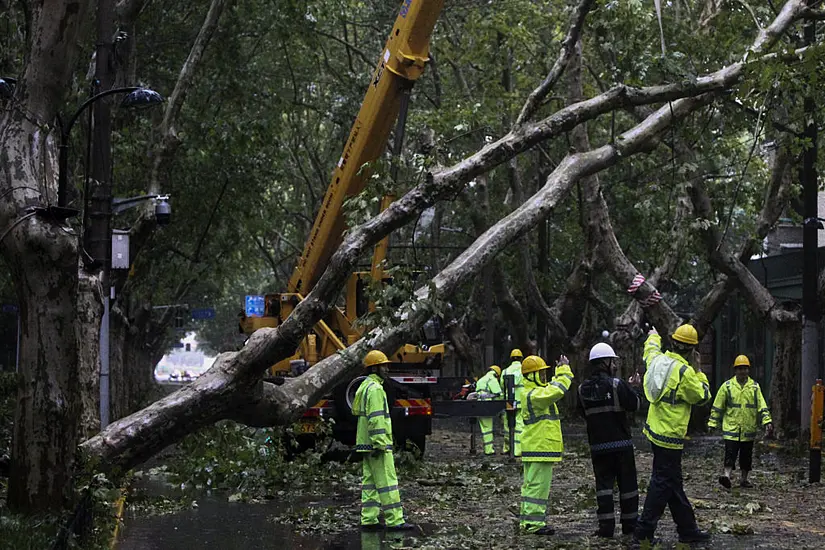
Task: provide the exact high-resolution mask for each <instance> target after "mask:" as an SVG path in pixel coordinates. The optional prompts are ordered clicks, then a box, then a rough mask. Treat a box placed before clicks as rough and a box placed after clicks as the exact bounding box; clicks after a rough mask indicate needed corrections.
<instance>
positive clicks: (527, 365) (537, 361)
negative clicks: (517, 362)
mask: <svg viewBox="0 0 825 550" xmlns="http://www.w3.org/2000/svg"><path fill="white" fill-rule="evenodd" d="M547 368H550V367H549V366H548V365H547V363H545V362H544V359H542V358H541V357H539V356H538V355H529V356H527V357H525V358H524V361H522V362H521V374H530V373H531V372H538V371H540V370H544V369H547Z"/></svg>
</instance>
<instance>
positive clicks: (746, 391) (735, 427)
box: [708, 376, 771, 441]
mask: <svg viewBox="0 0 825 550" xmlns="http://www.w3.org/2000/svg"><path fill="white" fill-rule="evenodd" d="M720 420H721V422H722V438H723V439H728V440H730V441H753V440H754V439H756V430H757V427H758V426H764V425H765V424H770V423H771V413H770V411H769V410H768V404H767V403H765V398H764V397H763V396H762V390H760V389H759V384H757V383H756V381H755V380H753V379H752V378H750V377H748V380H747V381H746V382H745V385H744V386H741V385H739V382H737V381H736V377H735V376H734V377H733V378H731V379H730V380H728V381H727V382H725V383H724V384H722V386H721V387H720V388H719V391H718V392H717V393H716V399H714V400H713V407H711V410H710V420H708V427H709V428H718V427H719V422H720Z"/></svg>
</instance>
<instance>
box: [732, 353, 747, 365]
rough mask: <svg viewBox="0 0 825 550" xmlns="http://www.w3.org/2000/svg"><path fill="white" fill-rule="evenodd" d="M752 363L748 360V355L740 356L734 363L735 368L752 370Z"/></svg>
mask: <svg viewBox="0 0 825 550" xmlns="http://www.w3.org/2000/svg"><path fill="white" fill-rule="evenodd" d="M750 366H751V362H750V359H748V356H747V355H738V356H737V357H736V359H735V360H734V361H733V368H736V367H748V368H750Z"/></svg>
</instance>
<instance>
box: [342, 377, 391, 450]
mask: <svg viewBox="0 0 825 550" xmlns="http://www.w3.org/2000/svg"><path fill="white" fill-rule="evenodd" d="M352 414H354V415H355V416H357V417H358V428H357V431H356V432H355V450H356V451H357V452H360V453H368V452H370V451H392V422H391V421H390V408H389V406H388V405H387V393H386V392H385V391H384V382H383V381H382V380H381V377H380V376H378V375H377V374H370V375H369V376H367V378H366V379H365V380H364V381H363V382H361V385H360V386H358V391H356V392H355V399H354V400H353V401H352Z"/></svg>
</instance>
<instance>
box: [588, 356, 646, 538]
mask: <svg viewBox="0 0 825 550" xmlns="http://www.w3.org/2000/svg"><path fill="white" fill-rule="evenodd" d="M617 359H618V356H617V355H616V352H614V351H613V348H612V347H610V346H609V345H608V344H605V343H599V344H596V345H595V346H593V348H592V349H591V350H590V369H591V371H590V378H588V379H587V380H585V381H584V382H582V383H581V385H580V386H579V409H580V411H581V412H582V413H583V414H584V417H585V420H586V421H587V439H588V440H589V442H590V457H591V459H592V460H593V474H594V475H595V476H596V503H597V510H596V514H597V517H598V521H599V529H598V531H596V535H597V536H599V537H606V538H611V537H612V536H613V532H614V530H615V528H616V516H615V514H614V513H613V485H614V483H616V482H618V485H619V506H620V508H621V516H620V520H621V523H622V534H624V535H630V534H633V530H634V529H635V528H636V518H637V517H638V514H639V486H638V483H637V481H636V459H635V457H634V455H633V439H632V436H631V434H630V424H629V422H628V418H627V413H628V412H633V411H636V410H638V409H639V396H638V395H637V394H636V392H635V391H633V388H632V387H631V386H630V384H628V383H627V382H625V381H624V380H621V379H619V378H615V377H614V376H613V375H614V373H615V372H616V369H617V367H618V365H617Z"/></svg>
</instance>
